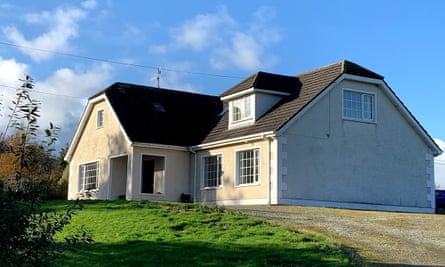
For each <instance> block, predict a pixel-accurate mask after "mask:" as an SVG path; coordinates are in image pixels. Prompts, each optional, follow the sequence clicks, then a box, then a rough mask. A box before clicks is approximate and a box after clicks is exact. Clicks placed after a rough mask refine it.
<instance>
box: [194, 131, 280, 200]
mask: <svg viewBox="0 0 445 267" xmlns="http://www.w3.org/2000/svg"><path fill="white" fill-rule="evenodd" d="M274 147H276V140H274V139H261V140H257V141H252V142H249V143H243V144H238V145H231V146H226V147H220V148H213V149H209V150H206V151H199V152H198V153H196V157H197V158H196V175H194V176H193V177H195V179H196V180H195V182H194V185H195V199H196V200H197V201H198V202H203V203H207V204H218V205H240V204H241V205H243V204H268V203H276V202H277V196H276V194H274V193H273V194H270V190H269V188H270V187H271V186H272V187H273V188H276V187H277V186H276V183H277V182H276V181H277V175H276V173H277V169H276V167H274V165H273V164H274V162H276V160H275V159H276V153H275V151H276V149H275V150H274ZM250 148H259V157H260V175H259V183H258V184H253V185H237V184H236V152H237V151H240V150H245V149H250ZM217 154H220V155H221V156H222V171H223V174H222V176H223V177H222V182H221V183H222V185H221V187H219V188H208V189H207V188H204V187H203V179H204V174H203V171H204V166H203V157H205V156H209V155H217ZM275 192H276V191H275Z"/></svg>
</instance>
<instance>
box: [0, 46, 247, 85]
mask: <svg viewBox="0 0 445 267" xmlns="http://www.w3.org/2000/svg"><path fill="white" fill-rule="evenodd" d="M0 45H6V46H12V47H16V48H22V49H29V50H34V51H39V52H45V53H50V54H55V55H61V56H68V57H74V58H80V59H86V60H92V61H98V62H106V63H110V64H116V65H124V66H130V67H136V68H144V69H155V70H157V69H158V68H159V67H155V66H148V65H142V64H134V63H128V62H122V61H116V60H109V59H103V58H95V57H89V56H82V55H76V54H71V53H64V52H58V51H53V50H47V49H41V48H36V47H29V46H23V45H17V44H13V43H8V42H4V41H0ZM162 70H163V71H170V72H178V73H187V74H193V75H202V76H210V77H218V78H230V79H243V78H245V77H240V76H234V75H222V74H213V73H207V72H194V71H185V70H175V69H170V68H164V67H163V68H162Z"/></svg>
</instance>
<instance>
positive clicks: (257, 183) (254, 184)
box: [235, 182, 261, 187]
mask: <svg viewBox="0 0 445 267" xmlns="http://www.w3.org/2000/svg"><path fill="white" fill-rule="evenodd" d="M259 185H261V183H260V182H256V183H251V184H236V185H235V187H249V186H259Z"/></svg>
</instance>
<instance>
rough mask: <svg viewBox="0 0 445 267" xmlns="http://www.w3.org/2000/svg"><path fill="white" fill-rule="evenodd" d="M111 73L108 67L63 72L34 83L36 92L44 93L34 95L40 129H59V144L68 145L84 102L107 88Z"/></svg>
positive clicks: (57, 72)
mask: <svg viewBox="0 0 445 267" xmlns="http://www.w3.org/2000/svg"><path fill="white" fill-rule="evenodd" d="M111 72H112V68H111V66H110V65H109V64H105V63H103V64H100V65H97V66H94V67H91V68H85V69H78V70H72V69H68V68H62V69H59V70H57V71H56V72H54V73H53V74H52V75H51V76H50V77H49V78H48V79H46V80H44V81H42V82H36V84H35V90H36V91H41V92H45V93H46V94H38V95H36V98H37V99H38V100H40V101H41V102H42V104H41V120H40V124H41V125H42V127H47V125H49V122H52V123H54V124H55V125H57V126H59V127H61V128H62V132H61V141H63V142H68V141H69V139H70V138H71V136H70V135H71V134H72V133H73V132H74V129H75V127H77V123H78V122H79V119H80V116H81V114H82V111H83V109H84V105H85V103H86V98H88V97H90V96H91V95H93V94H94V93H96V92H97V91H98V90H100V89H101V88H104V87H105V86H106V85H107V84H106V83H107V82H108V80H109V79H110V77H111ZM64 96H74V97H81V98H73V97H64Z"/></svg>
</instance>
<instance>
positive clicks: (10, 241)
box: [0, 76, 92, 266]
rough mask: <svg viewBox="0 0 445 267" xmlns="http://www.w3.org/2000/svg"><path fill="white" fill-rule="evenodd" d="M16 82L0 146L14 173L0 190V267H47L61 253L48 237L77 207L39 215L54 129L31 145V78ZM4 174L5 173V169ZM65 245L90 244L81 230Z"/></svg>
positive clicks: (34, 127)
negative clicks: (11, 131)
mask: <svg viewBox="0 0 445 267" xmlns="http://www.w3.org/2000/svg"><path fill="white" fill-rule="evenodd" d="M22 82H23V85H22V86H21V87H20V88H19V90H18V91H17V98H16V100H14V102H13V106H12V107H11V108H10V110H11V112H12V113H11V115H10V117H9V118H10V119H9V121H8V125H7V127H6V129H5V132H4V136H6V134H7V132H8V130H9V129H10V128H11V127H14V128H15V129H16V131H17V132H16V134H15V135H13V136H12V137H11V138H10V139H9V141H10V142H9V143H8V142H5V139H4V138H3V139H2V140H1V141H2V142H1V143H2V145H1V146H0V149H1V150H0V156H2V157H5V160H9V162H10V166H11V168H12V170H13V171H14V172H15V174H14V180H15V184H14V185H13V186H12V187H11V186H8V188H7V189H4V188H2V189H3V190H0V266H48V265H49V264H50V263H51V261H52V259H54V257H56V256H58V255H60V253H61V252H62V251H63V249H64V248H67V246H60V245H58V246H57V245H56V243H55V240H54V235H55V234H56V233H57V232H60V231H62V230H63V227H64V226H65V225H67V224H69V223H70V220H71V217H72V216H73V214H74V210H75V209H77V208H78V207H79V203H78V202H75V203H73V204H72V205H70V206H69V207H67V209H66V211H65V212H64V213H62V214H58V213H56V212H48V211H42V210H41V204H42V203H43V201H44V200H45V199H47V198H48V192H49V189H50V188H51V183H50V181H51V177H52V176H53V174H54V172H53V170H54V169H55V167H56V166H55V162H57V161H55V160H54V159H52V157H51V152H52V147H53V145H54V142H56V141H57V131H58V128H57V127H55V126H54V125H52V124H51V125H50V127H49V128H48V129H46V130H45V131H44V132H45V137H46V139H45V140H44V141H41V142H38V141H36V140H35V137H36V136H37V135H38V129H39V126H38V123H37V122H38V118H39V108H40V106H39V104H40V103H39V102H38V101H36V100H34V99H33V98H32V97H31V94H30V92H31V90H32V89H33V87H34V85H33V82H32V79H31V78H30V77H29V76H26V78H25V79H24V80H22ZM0 159H1V158H0ZM5 172H6V173H8V172H9V174H11V170H10V169H8V170H5ZM0 187H3V186H0ZM65 241H66V244H68V245H72V244H73V243H79V242H80V243H83V242H92V238H91V236H90V235H88V234H87V233H86V232H85V231H83V230H81V231H80V233H78V234H75V235H74V236H71V237H69V238H66V240H65Z"/></svg>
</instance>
